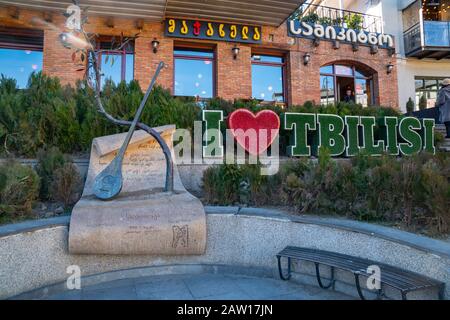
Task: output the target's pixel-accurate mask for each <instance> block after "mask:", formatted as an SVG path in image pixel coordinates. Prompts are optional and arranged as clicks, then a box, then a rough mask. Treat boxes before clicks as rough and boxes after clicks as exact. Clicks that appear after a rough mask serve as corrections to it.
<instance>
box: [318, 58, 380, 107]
mask: <svg viewBox="0 0 450 320" xmlns="http://www.w3.org/2000/svg"><path fill="white" fill-rule="evenodd" d="M339 101H342V102H354V103H358V104H361V105H362V106H363V107H367V106H369V105H372V104H374V95H373V77H372V75H370V74H367V73H366V72H363V71H362V70H360V69H358V68H355V67H354V66H349V65H338V64H335V65H328V66H323V67H322V68H320V102H321V104H322V105H327V104H334V103H336V102H339Z"/></svg>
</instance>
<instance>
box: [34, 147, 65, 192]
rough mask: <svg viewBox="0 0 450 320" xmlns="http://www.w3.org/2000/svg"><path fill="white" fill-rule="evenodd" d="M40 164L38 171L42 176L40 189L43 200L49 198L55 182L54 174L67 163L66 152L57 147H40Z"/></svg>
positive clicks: (38, 157)
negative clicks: (51, 187)
mask: <svg viewBox="0 0 450 320" xmlns="http://www.w3.org/2000/svg"><path fill="white" fill-rule="evenodd" d="M37 159H38V164H37V166H36V172H37V174H38V175H39V177H40V181H41V184H40V191H39V198H40V199H42V200H49V199H50V198H51V196H50V185H51V184H52V182H53V179H54V175H55V173H56V171H57V170H58V169H59V168H62V167H63V166H64V164H65V163H66V160H67V159H66V158H65V157H64V154H63V153H62V152H61V151H60V150H59V149H58V148H57V147H51V148H50V149H39V151H38V153H37Z"/></svg>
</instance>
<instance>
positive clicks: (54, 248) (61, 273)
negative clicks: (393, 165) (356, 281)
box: [0, 207, 450, 299]
mask: <svg viewBox="0 0 450 320" xmlns="http://www.w3.org/2000/svg"><path fill="white" fill-rule="evenodd" d="M206 211H207V213H208V214H207V229H208V238H207V239H208V240H207V250H206V254H205V255H203V256H177V257H173V256H107V255H103V256H93V255H69V254H68V252H67V238H68V228H69V226H68V221H69V219H68V217H63V218H57V219H48V220H40V221H33V222H28V223H25V224H19V225H9V226H3V227H0V297H1V298H9V297H13V296H15V295H18V294H20V293H23V292H27V291H30V290H34V289H36V288H40V287H43V286H49V285H52V284H55V283H58V282H63V281H65V280H66V279H67V277H68V274H67V273H66V268H67V267H68V266H70V265H78V266H79V267H80V268H81V272H82V276H88V275H96V274H102V273H108V272H110V271H116V270H125V269H130V268H143V267H152V266H154V267H162V266H168V267H167V269H166V268H162V269H161V268H158V270H167V271H168V272H170V270H171V268H173V267H170V266H174V265H175V266H177V265H179V266H181V265H191V266H192V265H200V266H205V265H221V266H230V267H231V266H236V267H239V268H257V269H258V270H268V271H270V273H271V274H273V275H274V276H276V274H277V273H276V272H277V270H276V266H277V261H276V257H275V255H276V253H277V252H279V251H280V250H282V249H283V248H284V247H285V246H287V245H294V246H303V247H310V248H317V249H323V250H330V251H336V252H340V253H344V254H349V255H355V256H359V257H364V258H369V259H372V260H375V261H380V262H383V263H388V264H391V265H395V266H398V267H401V268H405V269H408V270H411V271H415V272H418V273H421V274H423V275H427V276H429V277H432V278H435V279H438V280H441V281H444V282H445V283H446V284H447V285H446V296H447V297H448V296H449V294H450V290H449V287H450V248H449V244H448V243H446V242H442V241H437V240H433V239H428V238H424V237H420V236H416V235H412V234H410V233H405V232H402V231H398V230H394V229H389V228H384V227H380V226H373V225H368V224H364V223H359V222H354V221H346V220H334V219H320V218H311V217H307V218H301V217H292V216H287V215H284V214H282V213H280V212H277V211H273V210H261V209H240V208H214V207H209V208H207V210H206ZM186 270H188V269H186ZM324 270H325V268H324ZM294 271H295V272H296V274H295V275H294V281H299V282H303V283H315V282H314V280H315V277H313V275H314V273H313V269H312V266H311V265H308V264H307V263H301V264H299V265H294ZM337 279H338V282H337V284H336V290H338V291H342V292H344V293H347V294H351V295H353V296H356V290H355V288H354V285H353V277H352V276H351V275H350V274H348V273H346V272H338V273H337ZM82 281H83V279H82ZM388 295H390V296H391V297H393V298H398V294H397V293H396V292H395V291H391V290H389V291H388ZM436 297H437V293H436V292H420V293H418V294H414V295H413V294H411V296H409V298H433V299H434V298H436Z"/></svg>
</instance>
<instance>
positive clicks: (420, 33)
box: [313, 0, 450, 111]
mask: <svg viewBox="0 0 450 320" xmlns="http://www.w3.org/2000/svg"><path fill="white" fill-rule="evenodd" d="M313 3H315V4H320V5H322V6H331V7H334V8H340V9H344V10H353V11H358V12H362V13H365V14H371V15H375V16H379V17H382V20H383V30H384V32H386V33H388V34H392V35H394V36H395V38H396V52H397V54H396V60H397V76H398V93H399V97H398V99H399V106H400V108H401V110H403V111H406V104H407V102H408V100H409V99H411V100H413V101H414V104H415V109H416V110H418V109H419V107H421V108H424V107H426V108H433V107H434V105H435V102H436V97H437V92H438V90H439V87H440V83H441V82H442V80H443V79H445V78H449V77H450V0H373V1H358V0H324V1H313Z"/></svg>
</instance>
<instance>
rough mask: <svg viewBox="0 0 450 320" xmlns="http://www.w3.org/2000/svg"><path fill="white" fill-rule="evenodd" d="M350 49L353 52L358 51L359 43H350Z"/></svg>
mask: <svg viewBox="0 0 450 320" xmlns="http://www.w3.org/2000/svg"><path fill="white" fill-rule="evenodd" d="M352 49H353V52H356V51H358V50H359V45H358V44H356V43H353V44H352Z"/></svg>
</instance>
